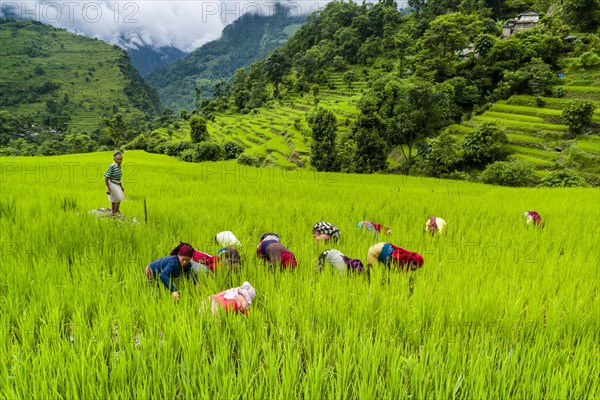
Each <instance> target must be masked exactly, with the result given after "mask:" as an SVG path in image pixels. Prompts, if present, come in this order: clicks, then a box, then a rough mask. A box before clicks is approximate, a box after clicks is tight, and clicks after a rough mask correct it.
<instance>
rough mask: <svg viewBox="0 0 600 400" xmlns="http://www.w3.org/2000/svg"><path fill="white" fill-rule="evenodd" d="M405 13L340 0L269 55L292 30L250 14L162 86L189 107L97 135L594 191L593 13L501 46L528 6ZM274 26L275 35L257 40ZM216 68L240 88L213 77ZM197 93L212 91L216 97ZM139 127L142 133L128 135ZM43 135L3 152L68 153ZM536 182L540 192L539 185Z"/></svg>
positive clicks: (598, 120)
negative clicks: (324, 126)
mask: <svg viewBox="0 0 600 400" xmlns="http://www.w3.org/2000/svg"><path fill="white" fill-rule="evenodd" d="M579 3H585V7H584V8H586V10H587V11H586V12H585V13H583V12H581V11H580V10H581V7H579V8H578V6H577V7H576V6H575V4H579ZM410 5H411V7H412V9H413V11H414V12H412V13H406V12H401V11H398V9H397V5H396V3H394V2H393V1H381V2H378V3H365V4H362V5H359V4H356V3H342V2H333V3H331V4H328V5H327V6H326V7H324V8H323V9H322V10H320V11H319V12H318V13H315V14H313V15H311V16H310V17H309V18H308V20H307V23H306V24H304V25H303V26H302V27H300V28H299V29H298V31H297V32H296V33H295V34H294V35H293V37H291V38H290V40H289V41H288V42H287V43H285V44H284V45H282V46H281V47H279V48H277V49H275V50H273V51H271V52H270V53H268V51H267V50H265V49H267V47H269V46H270V45H271V44H272V45H273V47H275V43H276V44H277V45H280V44H283V43H284V42H285V37H286V36H285V35H286V34H283V33H282V34H281V35H279V34H277V33H275V34H271V33H272V32H280V29H283V27H287V28H285V29H283V30H284V31H285V32H287V33H289V32H290V31H293V29H292V28H290V26H289V24H288V23H289V21H288V20H287V19H286V18H283V15H279V17H274V18H272V21H269V22H268V23H267V24H266V25H265V24H264V23H260V24H255V26H254V28H255V29H253V30H247V29H238V28H239V26H245V24H248V23H249V22H251V21H253V19H252V18H255V17H253V16H245V17H244V18H241V19H240V20H239V21H238V22H237V23H236V24H237V25H236V24H232V25H231V26H230V27H229V30H226V32H225V33H224V35H223V38H222V39H221V40H220V41H217V42H214V43H212V44H209V45H207V46H206V47H205V48H203V49H200V50H202V51H200V50H199V51H198V52H197V53H195V55H194V56H193V57H189V58H188V59H186V60H183V61H181V62H180V63H178V64H174V65H172V66H171V67H169V68H168V69H165V70H164V71H163V72H164V73H163V72H161V73H157V74H156V75H155V77H154V78H153V79H156V80H157V82H158V81H160V82H159V84H160V85H161V87H163V88H164V87H167V86H169V85H171V83H172V82H178V83H177V84H176V85H175V86H177V90H176V91H177V94H176V95H175V97H176V98H177V101H179V100H180V99H185V101H186V102H187V103H186V104H187V105H186V109H181V110H179V111H177V109H176V108H167V109H165V110H163V112H162V114H161V115H159V116H157V117H156V118H155V119H154V120H153V121H152V124H142V125H139V124H138V125H136V126H131V125H128V124H126V126H125V127H124V128H123V129H122V130H123V131H124V132H123V133H119V132H116V133H117V134H115V131H114V129H113V130H112V131H111V129H110V121H114V120H115V118H117V117H118V116H117V115H116V114H114V115H113V116H108V118H106V119H104V122H105V126H106V127H107V129H106V130H105V131H103V132H101V133H102V134H103V135H104V136H105V137H106V138H108V139H107V140H104V141H103V142H102V144H105V145H107V144H115V143H116V141H115V140H114V137H120V138H123V141H124V142H129V143H128V145H127V148H129V149H144V150H146V151H149V152H157V153H164V154H168V155H172V156H178V157H180V158H181V159H184V160H189V161H196V162H199V161H205V160H208V159H210V160H214V159H217V158H218V157H219V156H221V157H225V156H226V155H227V154H230V155H231V154H232V153H231V152H226V151H225V146H234V145H236V146H242V147H243V148H245V151H244V153H243V158H242V161H243V163H244V164H248V165H261V166H273V165H277V166H280V167H283V168H286V169H295V168H301V167H309V168H313V167H317V169H325V170H328V171H343V172H361V173H371V172H377V171H379V172H388V173H389V172H391V173H406V174H424V175H428V176H438V177H446V178H448V177H452V178H457V179H469V180H480V174H481V173H482V172H484V171H485V169H486V168H487V167H488V166H489V165H490V164H491V163H493V162H496V161H517V160H521V161H522V160H525V161H527V162H529V163H531V164H532V166H533V167H534V174H535V176H536V177H537V178H542V177H545V176H547V175H548V173H550V172H551V171H560V170H563V169H565V168H566V169H568V170H569V173H573V174H580V175H581V176H582V177H583V178H584V179H585V180H586V181H587V182H588V183H590V184H592V185H598V184H600V175H597V174H596V168H594V167H593V165H594V164H595V163H598V162H599V160H598V151H597V143H596V142H594V139H593V138H597V134H598V131H599V124H600V108H599V107H598V105H599V104H600V97H598V96H599V94H600V92H599V91H598V86H599V85H598V84H599V83H600V39H599V38H598V36H597V34H595V33H594V32H596V30H597V28H598V26H597V23H596V22H594V20H593V19H592V20H591V22H590V21H589V20H588V19H587V18H588V16H589V14H592V15H593V14H594V13H596V12H597V10H596V9H595V8H594V7H595V5H594V4H587V3H586V2H585V0H569V1H568V2H567V3H565V4H564V7H555V5H554V4H551V3H543V4H542V3H539V4H538V3H535V4H533V3H532V4H529V3H527V4H526V5H527V7H530V8H533V9H537V10H539V11H540V12H541V15H540V16H541V19H540V22H539V23H538V24H537V25H536V26H535V27H534V28H531V29H528V30H526V31H522V32H518V33H515V34H513V35H512V36H511V37H510V38H503V37H502V36H501V27H502V26H501V25H502V23H503V21H505V20H506V19H507V18H510V17H514V16H515V14H517V13H518V12H519V11H524V10H522V9H521V8H522V7H525V5H524V4H520V5H517V4H513V3H510V2H498V3H494V4H487V7H484V8H482V7H481V5H480V4H479V3H477V4H475V3H473V2H466V3H464V4H462V3H461V5H457V4H454V3H445V2H442V1H437V0H433V1H429V2H427V3H424V2H423V3H421V2H418V1H415V2H411V4H410ZM579 5H581V4H579ZM578 10H579V11H578ZM282 14H285V13H282ZM256 18H258V17H256ZM261 21H262V20H261ZM262 22H264V21H262ZM269 24H272V25H273V26H271V25H269ZM286 24H288V25H286ZM238 25H239V26H238ZM265 26H271V28H266V27H265ZM266 31H269V32H271V33H269V35H270V36H269V35H267V36H268V38H269V39H268V40H267V39H265V36H261V35H264V34H265V33H264V32H266ZM569 34H571V35H570V36H569ZM241 37H244V38H245V39H248V40H258V39H257V38H259V37H261V38H262V39H261V43H267V44H269V46H267V44H265V45H264V46H263V47H261V46H256V45H253V46H247V45H243V44H242V45H241V46H240V48H239V49H237V50H236V51H240V52H241V53H239V54H238V53H235V54H238V55H239V57H238V56H236V55H235V54H233V53H232V52H231V51H230V47H229V46H230V45H231V44H232V43H233V42H235V43H237V44H239V43H241V42H240V41H239V40H233V38H237V39H240V38H241ZM244 43H245V42H244ZM273 47H269V48H273ZM256 48H258V49H259V50H260V51H262V50H265V53H264V57H263V58H262V59H258V61H255V62H254V63H252V64H251V65H250V66H247V67H245V68H240V69H237V70H235V71H233V69H232V70H230V71H229V72H227V71H225V70H227V68H229V67H232V68H233V66H234V65H237V64H235V63H234V62H226V61H224V59H223V54H224V53H226V54H227V56H231V57H233V58H234V59H239V61H240V62H241V61H243V63H248V62H250V60H251V58H252V57H250V55H249V51H250V50H249V49H254V51H253V54H252V56H254V55H257V54H258V53H259V52H260V51H259V52H257V51H255V49H256ZM240 49H241V50H240ZM267 53H268V54H267ZM232 54H233V55H232ZM261 54H262V53H261ZM227 56H226V57H227ZM261 57H262V55H261ZM243 63H242V64H243ZM217 65H218V69H219V71H225V72H226V73H227V74H228V76H229V77H230V79H231V80H227V79H222V80H221V79H219V80H217V82H216V83H215V81H214V79H213V78H214V77H215V76H217V75H215V74H216V72H214V71H215V67H216V66H217ZM210 71H212V72H210ZM209 72H210V73H209ZM225 72H223V73H225ZM200 73H207V74H209V75H211V76H208V75H207V76H205V77H199V75H197V74H200ZM220 76H221V75H219V77H220ZM182 77H183V78H182ZM186 79H187V81H186ZM203 84H207V85H212V91H210V90H206V87H205V86H202V85H203ZM164 85H167V86H164ZM42 89H43V90H52V87H45V88H42ZM169 90H170V89H169ZM210 94H212V95H213V98H212V99H210V100H209V99H207V98H206V96H207V95H210ZM321 112H330V113H332V114H333V116H334V119H333V121H334V122H335V126H336V128H335V131H332V132H331V135H330V134H328V139H327V140H328V141H330V145H328V146H327V152H328V156H330V158H331V160H329V161H328V162H327V163H325V164H322V165H319V166H317V165H316V164H319V162H317V163H316V164H315V163H311V158H312V159H313V161H314V160H316V159H318V158H319V155H318V154H316V153H315V152H317V153H318V152H319V151H321V150H319V149H321V147H319V146H318V145H317V146H315V143H314V142H313V138H314V137H315V129H314V128H315V126H314V124H312V123H311V122H310V121H311V119H312V118H313V117H314V115H318V114H319V113H321ZM196 117H200V118H201V119H204V120H206V129H205V130H203V131H202V132H199V131H197V130H195V128H194V129H193V128H192V127H191V126H190V121H195V120H196ZM2 118H4V119H10V118H8V117H6V115H3V116H2ZM12 122H13V123H12V125H15V126H16V125H18V122H19V121H16V122H15V121H12ZM488 124H496V126H497V127H498V129H499V130H500V131H502V132H503V133H504V134H503V135H497V136H494V139H493V140H492V141H491V142H490V141H486V140H483V141H480V142H477V146H480V147H481V146H483V147H486V146H491V147H492V148H494V149H498V148H499V146H500V147H501V148H502V149H504V150H505V151H503V152H497V154H495V155H492V156H485V157H483V158H482V160H485V161H483V162H481V161H479V158H473V157H472V156H471V153H469V150H468V148H469V146H471V147H472V144H470V142H471V139H472V138H473V135H478V134H480V133H481V130H482V129H485V127H486V126H488ZM194 126H196V125H194ZM11 129H12V128H11ZM203 129H204V128H203ZM109 133H110V134H109ZM136 133H141V135H138V137H136V138H135V139H134V140H131V139H132V138H133V136H134V135H135V134H136ZM206 133H208V137H207V135H206ZM446 133H448V134H449V135H450V136H447V135H446ZM316 136H317V137H318V135H316ZM505 137H506V138H507V141H504V139H502V140H501V141H497V140H496V138H505ZM47 138H48V137H47V136H44V135H42V136H39V137H37V138H35V139H32V138H29V139H25V140H18V141H15V142H13V143H10V145H9V146H8V148H5V149H3V150H2V153H3V154H13V155H18V154H29V155H32V154H57V153H60V151H59V149H58V148H57V147H58V144H57V143H56V141H55V143H54V145H45V146H42V145H41V144H44V143H45V141H46V140H47ZM590 138H592V139H590ZM80 139H81V138H80V137H71V138H70V140H69V141H67V143H69V146H66V147H67V149H68V151H75V149H80V150H81V149H85V151H90V150H93V149H95V148H98V146H97V144H98V143H96V142H94V143H91V142H87V143H84V144H83V145H82V144H81V140H80ZM94 140H95V139H94ZM205 141H208V142H213V144H211V145H206V144H204V143H203V142H205ZM465 141H466V143H465ZM332 143H334V144H335V145H333V144H332ZM35 144H37V147H36V146H35ZM215 144H217V145H218V146H221V149H219V148H217V147H215ZM209 150H210V151H209ZM478 151H479V150H478ZM481 151H483V150H481ZM63 152H64V151H63ZM511 153H512V154H511ZM574 154H575V155H574ZM236 155H238V154H237V153H236ZM215 157H216V158H215ZM315 157H316V158H315ZM324 165H326V166H324ZM501 165H504V164H501ZM509 165H512V164H509ZM537 178H536V179H533V180H531V181H530V183H531V184H532V185H534V184H537V183H538V182H537ZM575 181H577V180H575Z"/></svg>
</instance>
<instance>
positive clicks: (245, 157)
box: [237, 153, 258, 167]
mask: <svg viewBox="0 0 600 400" xmlns="http://www.w3.org/2000/svg"><path fill="white" fill-rule="evenodd" d="M237 162H238V164H242V165H249V166H251V167H257V166H258V160H257V159H256V158H254V157H253V156H251V155H250V154H248V153H242V154H240V155H239V156H238V157H237Z"/></svg>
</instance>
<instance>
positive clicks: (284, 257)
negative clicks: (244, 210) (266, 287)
mask: <svg viewBox="0 0 600 400" xmlns="http://www.w3.org/2000/svg"><path fill="white" fill-rule="evenodd" d="M256 255H257V257H259V258H260V259H262V260H263V261H265V262H269V263H270V264H271V265H272V266H274V267H277V266H279V267H281V268H288V269H295V268H296V267H297V266H298V262H297V261H296V257H295V256H294V253H292V252H291V251H289V250H288V249H287V248H285V247H284V246H283V245H282V244H281V242H280V240H279V236H278V235H277V234H276V233H272V232H265V233H263V234H262V236H261V237H260V243H259V244H258V247H257V248H256Z"/></svg>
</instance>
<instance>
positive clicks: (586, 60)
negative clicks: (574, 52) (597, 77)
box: [579, 51, 600, 69]
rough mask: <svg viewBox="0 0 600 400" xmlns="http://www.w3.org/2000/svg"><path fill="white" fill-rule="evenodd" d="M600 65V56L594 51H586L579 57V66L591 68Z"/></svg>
mask: <svg viewBox="0 0 600 400" xmlns="http://www.w3.org/2000/svg"><path fill="white" fill-rule="evenodd" d="M599 65H600V56H598V55H597V54H596V53H594V52H593V51H586V52H585V53H583V54H582V55H581V57H579V66H580V67H581V68H583V69H590V68H594V67H597V66H599Z"/></svg>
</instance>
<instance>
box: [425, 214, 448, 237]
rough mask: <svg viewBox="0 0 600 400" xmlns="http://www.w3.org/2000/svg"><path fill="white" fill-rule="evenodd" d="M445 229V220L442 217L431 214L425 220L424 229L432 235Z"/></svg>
mask: <svg viewBox="0 0 600 400" xmlns="http://www.w3.org/2000/svg"><path fill="white" fill-rule="evenodd" d="M445 229H446V221H444V220H443V219H441V218H439V217H436V216H435V215H432V216H431V217H429V219H428V220H427V221H426V222H425V230H426V231H427V232H429V233H431V234H432V235H433V234H435V233H437V232H439V233H440V234H441V233H442V232H443V231H444V230H445Z"/></svg>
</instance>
